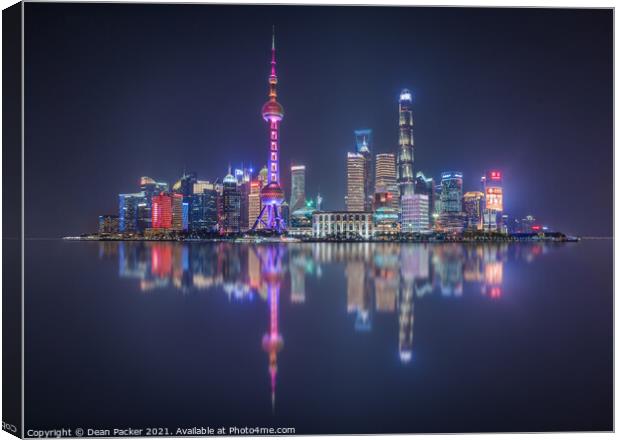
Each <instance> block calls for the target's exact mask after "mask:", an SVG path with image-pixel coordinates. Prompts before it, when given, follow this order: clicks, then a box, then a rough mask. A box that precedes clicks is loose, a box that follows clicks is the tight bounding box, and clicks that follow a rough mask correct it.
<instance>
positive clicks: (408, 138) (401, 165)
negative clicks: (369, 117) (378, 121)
mask: <svg viewBox="0 0 620 440" xmlns="http://www.w3.org/2000/svg"><path fill="white" fill-rule="evenodd" d="M412 102H413V99H412V94H411V92H410V91H409V90H407V89H403V90H402V91H401V92H400V98H399V101H398V113H399V119H398V129H399V134H398V186H399V188H400V222H401V230H402V231H403V232H413V215H414V213H413V200H412V199H413V194H414V186H415V176H414V174H413V112H412V111H411V104H412Z"/></svg>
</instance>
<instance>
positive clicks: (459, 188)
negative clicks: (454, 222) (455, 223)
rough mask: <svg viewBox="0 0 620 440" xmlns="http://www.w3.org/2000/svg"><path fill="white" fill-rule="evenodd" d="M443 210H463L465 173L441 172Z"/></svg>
mask: <svg viewBox="0 0 620 440" xmlns="http://www.w3.org/2000/svg"><path fill="white" fill-rule="evenodd" d="M440 197H441V211H442V212H461V211H462V204H463V173H461V172H458V171H448V172H444V173H441V196H440Z"/></svg>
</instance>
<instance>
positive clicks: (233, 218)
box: [220, 169, 241, 233]
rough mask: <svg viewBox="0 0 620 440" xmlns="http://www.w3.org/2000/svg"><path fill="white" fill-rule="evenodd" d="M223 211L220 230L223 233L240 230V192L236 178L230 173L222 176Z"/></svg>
mask: <svg viewBox="0 0 620 440" xmlns="http://www.w3.org/2000/svg"><path fill="white" fill-rule="evenodd" d="M222 201H223V212H222V218H221V223H220V230H221V231H222V232H224V233H237V232H239V231H240V220H241V194H240V192H239V188H238V187H237V179H235V177H234V176H233V175H232V174H231V173H230V169H229V170H228V174H227V175H226V177H224V188H223V193H222Z"/></svg>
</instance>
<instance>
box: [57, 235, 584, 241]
mask: <svg viewBox="0 0 620 440" xmlns="http://www.w3.org/2000/svg"><path fill="white" fill-rule="evenodd" d="M63 240H74V241H183V242H223V241H224V242H232V243H360V242H366V243H368V242H371V243H510V242H578V241H580V240H581V238H580V237H573V236H567V235H565V234H563V233H561V232H543V233H519V234H500V233H465V234H444V233H433V234H410V235H400V236H377V237H373V238H370V239H366V238H362V237H341V236H332V237H326V238H315V237H291V236H286V235H261V234H254V235H249V234H244V235H241V234H236V235H212V234H209V235H203V236H199V235H190V234H175V235H172V234H168V235H162V236H149V237H145V236H143V235H138V234H84V235H81V236H77V237H63Z"/></svg>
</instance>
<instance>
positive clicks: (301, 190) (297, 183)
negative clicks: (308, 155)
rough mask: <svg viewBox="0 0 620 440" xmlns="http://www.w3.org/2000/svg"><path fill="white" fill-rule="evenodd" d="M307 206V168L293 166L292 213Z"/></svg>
mask: <svg viewBox="0 0 620 440" xmlns="http://www.w3.org/2000/svg"><path fill="white" fill-rule="evenodd" d="M305 206H306V166H305V165H293V166H292V167H291V202H290V203H289V207H290V211H291V213H293V212H295V211H297V210H298V209H300V208H303V207H305Z"/></svg>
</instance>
